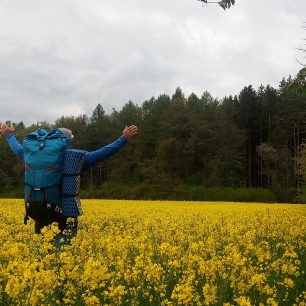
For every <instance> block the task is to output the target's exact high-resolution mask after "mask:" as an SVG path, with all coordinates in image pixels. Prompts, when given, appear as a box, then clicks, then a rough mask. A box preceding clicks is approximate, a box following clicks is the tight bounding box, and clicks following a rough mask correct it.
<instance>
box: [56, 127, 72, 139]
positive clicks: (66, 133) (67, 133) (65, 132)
mask: <svg viewBox="0 0 306 306" xmlns="http://www.w3.org/2000/svg"><path fill="white" fill-rule="evenodd" d="M59 130H60V131H62V132H63V133H64V134H65V135H66V136H67V138H68V139H69V140H72V139H73V137H74V136H73V134H72V132H71V130H69V129H67V128H64V127H61V128H59Z"/></svg>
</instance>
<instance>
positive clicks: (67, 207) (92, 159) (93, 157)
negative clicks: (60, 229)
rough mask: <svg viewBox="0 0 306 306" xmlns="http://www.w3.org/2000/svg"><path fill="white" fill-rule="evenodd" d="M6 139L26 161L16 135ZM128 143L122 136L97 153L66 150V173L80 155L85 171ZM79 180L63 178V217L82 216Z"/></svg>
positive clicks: (68, 177)
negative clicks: (68, 192)
mask: <svg viewBox="0 0 306 306" xmlns="http://www.w3.org/2000/svg"><path fill="white" fill-rule="evenodd" d="M6 139H7V142H8V144H9V146H10V147H11V149H12V151H13V152H14V153H15V154H16V155H17V156H18V157H19V158H20V159H21V160H24V148H23V145H21V144H20V142H18V140H17V139H16V137H15V135H14V134H8V135H7V137H6ZM126 142H127V139H126V137H125V136H123V135H122V136H121V137H120V138H118V139H117V140H116V141H114V142H113V143H111V144H109V145H107V146H105V147H102V148H100V149H99V150H96V151H91V152H86V151H82V150H66V153H67V156H68V158H69V162H67V161H66V162H67V163H66V167H65V162H64V172H67V171H68V172H67V173H69V170H68V169H67V167H69V166H72V164H74V163H75V162H76V161H77V163H79V162H80V155H81V156H82V164H83V166H82V167H77V168H78V169H81V170H83V169H86V168H89V167H91V166H93V165H94V164H96V163H98V162H100V161H102V160H105V159H106V158H108V157H110V156H111V155H113V154H115V153H116V152H117V151H118V150H119V149H120V148H121V147H123V146H124V145H125V144H126ZM65 156H66V154H65ZM74 166H75V165H74ZM79 166H80V164H79ZM70 170H71V169H70ZM67 173H66V174H67ZM79 179H80V178H79V176H65V174H64V176H63V191H64V192H63V196H62V210H63V216H70V217H77V216H79V215H81V214H82V208H81V203H80V199H79V197H78V194H77V193H78V188H79V186H80V184H79ZM67 191H70V192H72V194H74V193H76V194H75V195H74V196H69V194H67ZM70 194H71V193H70Z"/></svg>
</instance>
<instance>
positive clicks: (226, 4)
mask: <svg viewBox="0 0 306 306" xmlns="http://www.w3.org/2000/svg"><path fill="white" fill-rule="evenodd" d="M198 1H201V2H204V3H218V4H219V5H220V6H221V7H222V8H223V9H224V10H225V9H229V8H230V7H231V6H232V5H234V4H235V0H221V1H208V0H198Z"/></svg>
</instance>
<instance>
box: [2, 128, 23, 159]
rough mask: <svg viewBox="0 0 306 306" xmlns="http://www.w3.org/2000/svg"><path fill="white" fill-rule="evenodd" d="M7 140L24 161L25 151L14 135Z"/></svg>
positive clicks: (9, 135)
mask: <svg viewBox="0 0 306 306" xmlns="http://www.w3.org/2000/svg"><path fill="white" fill-rule="evenodd" d="M6 140H7V142H8V144H9V146H10V147H11V149H12V151H13V152H14V153H15V154H16V155H17V156H18V157H19V158H20V159H21V160H24V149H23V146H22V144H21V143H20V142H19V141H18V140H17V139H16V137H15V135H14V134H11V133H10V134H8V135H7V136H6Z"/></svg>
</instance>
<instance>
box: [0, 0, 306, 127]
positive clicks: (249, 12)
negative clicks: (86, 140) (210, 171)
mask: <svg viewBox="0 0 306 306" xmlns="http://www.w3.org/2000/svg"><path fill="white" fill-rule="evenodd" d="M305 20H306V1H305V0H294V1H293V0H236V4H235V6H234V7H233V8H231V9H230V10H226V11H223V10H222V8H221V7H219V6H218V5H214V4H211V5H202V2H198V1H197V0H153V1H144V0H124V1H123V0H111V1H110V0H86V1H85V0H84V1H81V0H52V1H51V0H48V1H47V0H26V1H17V0H0V106H1V108H0V122H1V121H4V120H12V121H15V122H19V121H23V122H25V123H26V124H30V123H36V122H37V121H44V120H46V121H49V122H54V120H55V119H57V118H58V117H60V116H62V115H65V116H69V115H74V116H76V115H79V114H88V115H91V113H92V110H93V109H94V108H95V106H96V105H97V104H98V103H99V102H100V103H101V104H102V106H103V107H104V109H105V110H106V112H107V113H109V112H111V110H112V108H116V109H117V110H120V109H121V108H122V106H123V105H124V104H125V103H126V102H128V101H129V100H132V101H133V102H135V103H137V104H139V105H141V104H142V102H144V101H145V100H147V99H150V98H151V97H152V96H155V97H158V96H159V95H160V94H163V93H166V94H169V95H172V94H173V93H174V91H175V88H176V87H178V86H180V87H181V88H182V90H183V92H184V93H185V95H186V96H188V95H189V94H190V93H192V92H194V93H196V94H197V95H199V96H200V95H201V94H202V93H203V92H204V91H205V90H207V91H209V92H210V93H211V94H212V95H213V96H214V97H218V98H222V97H224V96H228V95H230V94H232V95H235V94H238V93H239V91H240V90H241V89H242V88H243V87H244V86H246V85H249V84H252V85H253V86H254V88H256V89H257V87H258V86H259V85H260V84H261V83H262V84H264V85H266V84H270V85H273V86H275V87H278V83H279V81H281V79H282V78H283V77H288V76H289V75H292V76H294V75H295V74H296V73H297V72H298V70H299V69H300V66H299V64H298V62H297V59H299V58H300V59H301V58H302V57H303V55H302V54H301V52H299V51H298V50H297V49H296V48H298V47H301V46H302V45H303V38H305V37H306V31H305V30H303V29H302V25H303V22H304V21H305Z"/></svg>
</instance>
